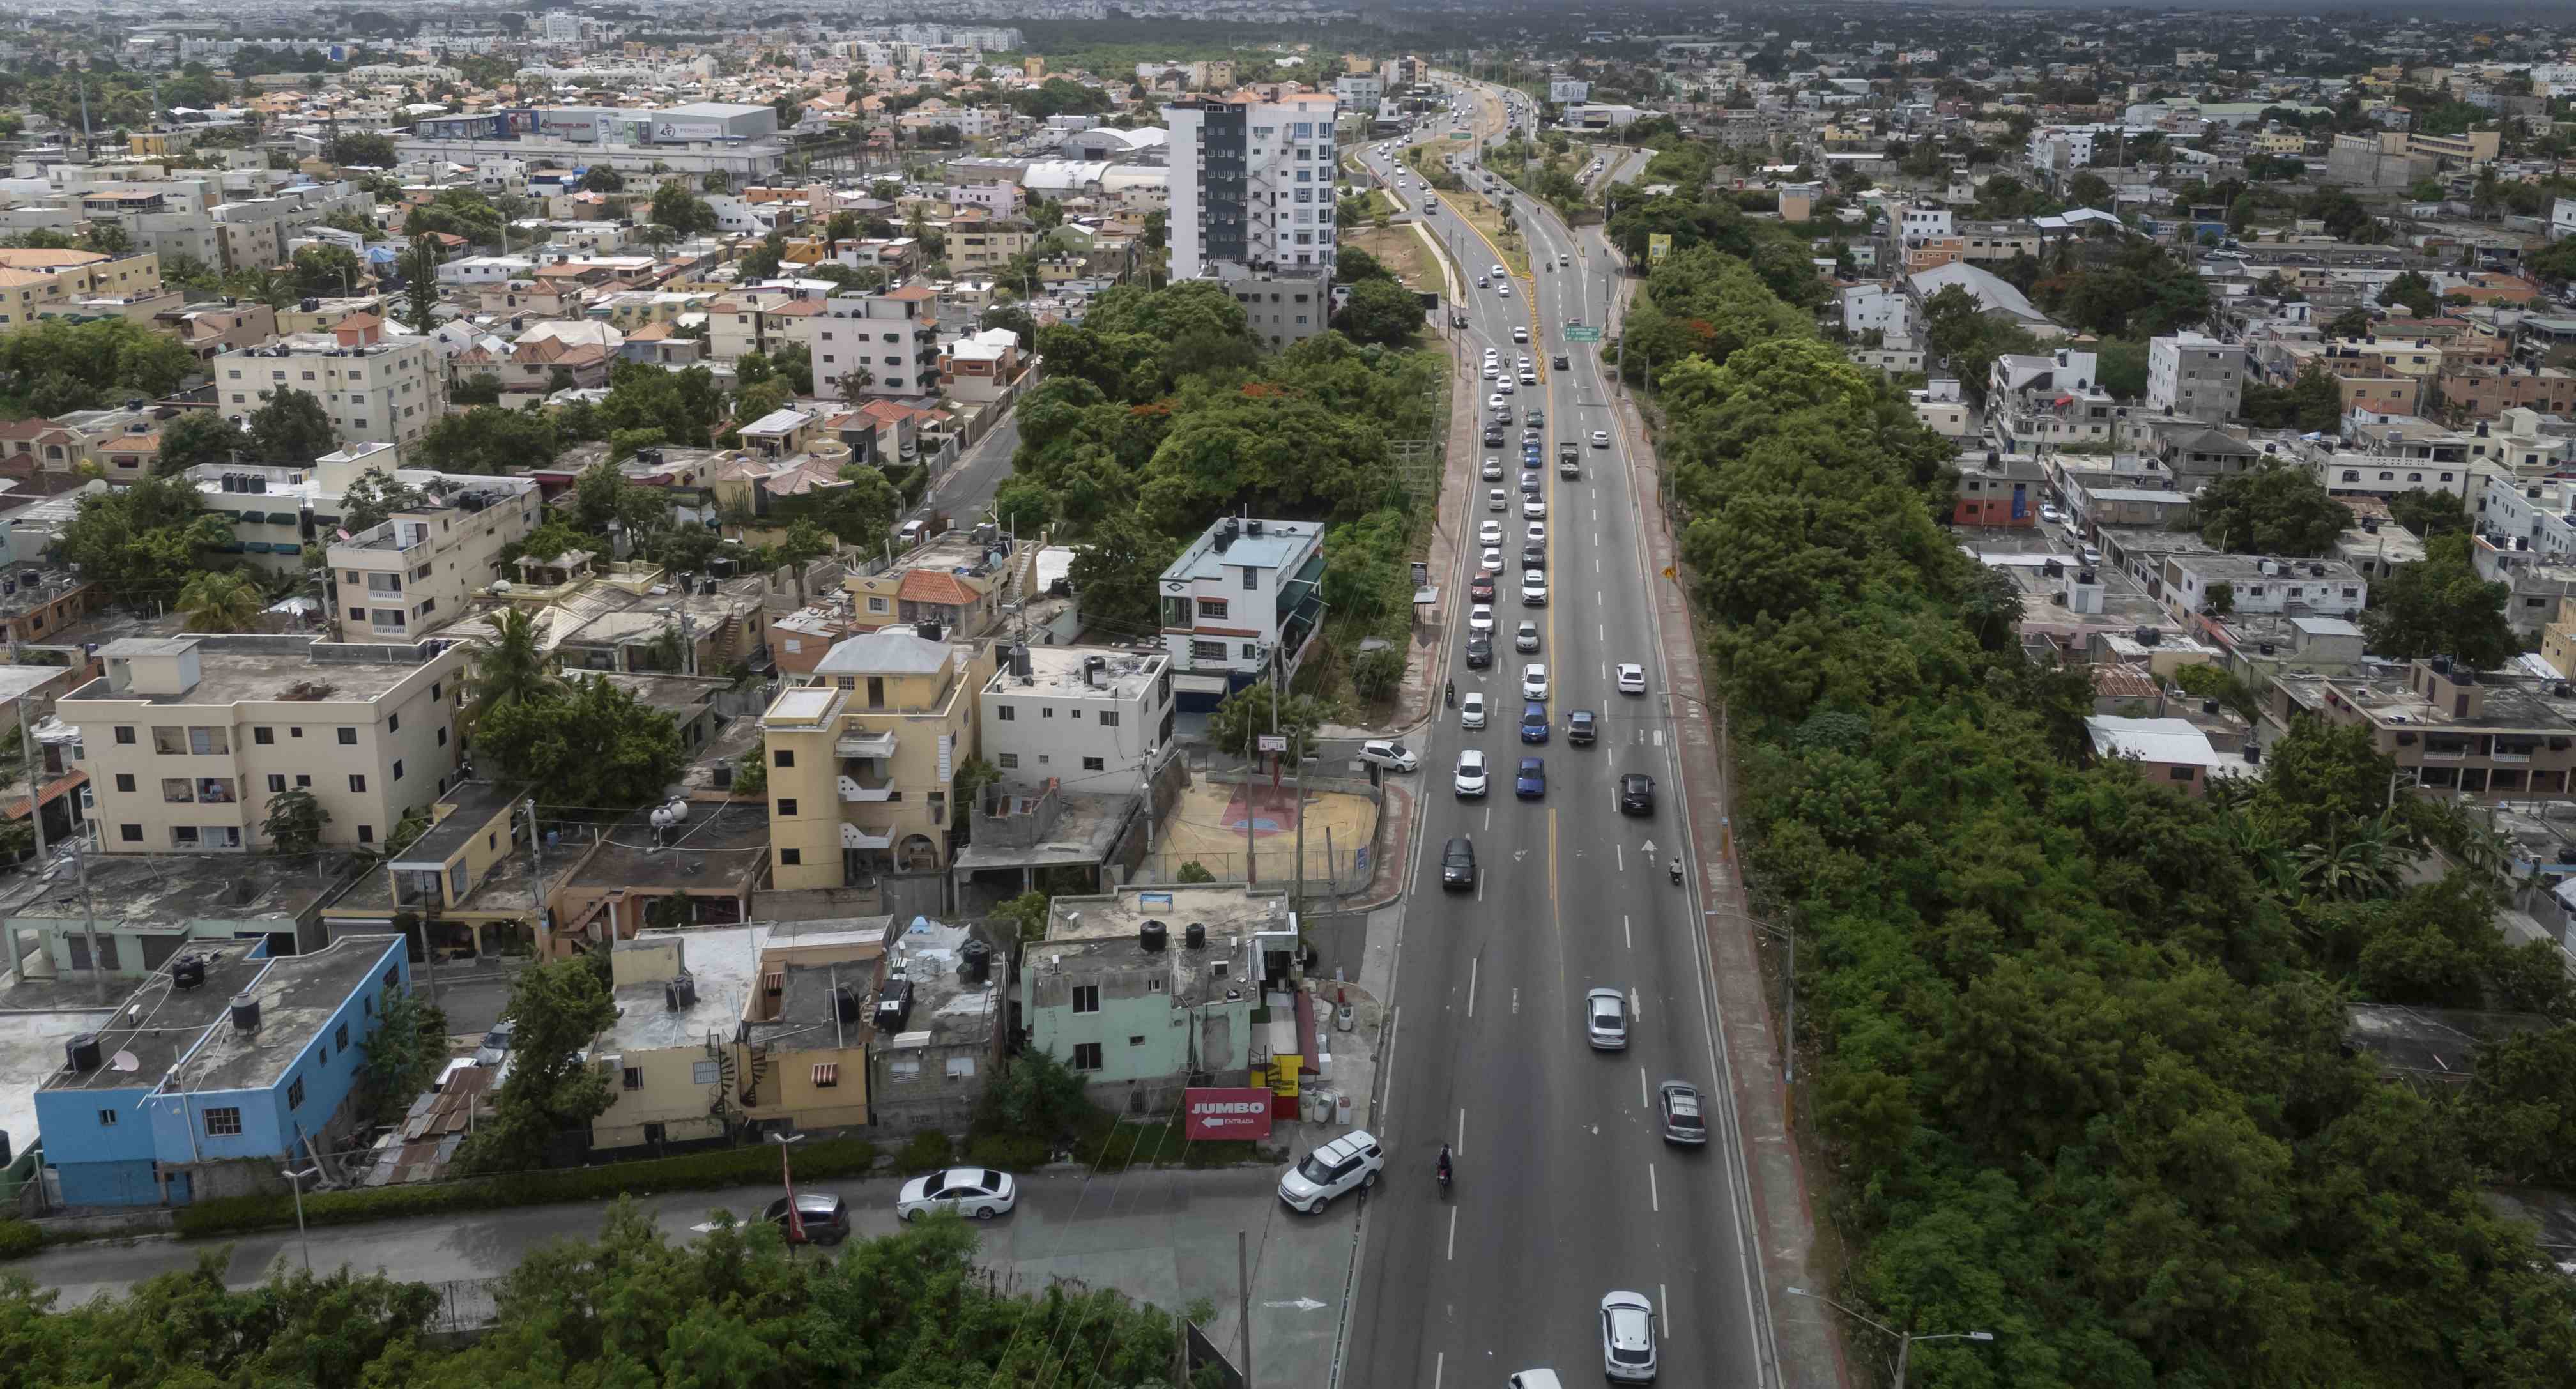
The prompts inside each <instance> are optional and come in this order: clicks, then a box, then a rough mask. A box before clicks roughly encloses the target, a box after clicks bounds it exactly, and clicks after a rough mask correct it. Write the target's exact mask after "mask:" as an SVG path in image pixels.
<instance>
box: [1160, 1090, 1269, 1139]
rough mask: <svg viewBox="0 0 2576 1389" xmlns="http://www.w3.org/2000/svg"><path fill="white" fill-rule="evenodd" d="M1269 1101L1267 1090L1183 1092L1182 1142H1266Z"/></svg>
mask: <svg viewBox="0 0 2576 1389" xmlns="http://www.w3.org/2000/svg"><path fill="white" fill-rule="evenodd" d="M1270 1101H1271V1096H1270V1092H1269V1091H1267V1090H1217V1089H1195V1088H1193V1089H1190V1090H1185V1091H1183V1092H1182V1093H1181V1134H1182V1136H1183V1137H1185V1138H1268V1137H1269V1136H1270Z"/></svg>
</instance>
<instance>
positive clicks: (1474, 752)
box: [1457, 748, 1486, 796]
mask: <svg viewBox="0 0 2576 1389" xmlns="http://www.w3.org/2000/svg"><path fill="white" fill-rule="evenodd" d="M1485 785H1486V776H1485V754H1484V752H1483V750H1482V749H1479V748H1468V749H1466V750H1464V751H1462V752H1460V753H1459V754H1458V780H1457V789H1458V794H1459V795H1461V796H1481V795H1483V794H1485Z"/></svg>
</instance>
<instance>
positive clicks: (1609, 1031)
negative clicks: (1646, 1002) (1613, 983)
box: [1583, 989, 1628, 1051]
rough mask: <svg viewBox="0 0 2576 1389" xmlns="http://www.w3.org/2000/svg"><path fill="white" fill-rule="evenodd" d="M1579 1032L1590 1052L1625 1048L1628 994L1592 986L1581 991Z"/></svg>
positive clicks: (1626, 1041)
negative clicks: (1580, 1026) (1581, 1015)
mask: <svg viewBox="0 0 2576 1389" xmlns="http://www.w3.org/2000/svg"><path fill="white" fill-rule="evenodd" d="M1583 1034H1584V1036H1585V1037H1586V1038H1588V1039H1589V1040H1590V1041H1591V1043H1592V1049H1593V1050H1594V1051H1626V1050H1627V1049H1628V996H1627V995H1626V994H1623V993H1621V992H1619V991H1618V990H1617V989H1594V990H1592V991H1591V992H1589V993H1587V994H1585V995H1584V996H1583Z"/></svg>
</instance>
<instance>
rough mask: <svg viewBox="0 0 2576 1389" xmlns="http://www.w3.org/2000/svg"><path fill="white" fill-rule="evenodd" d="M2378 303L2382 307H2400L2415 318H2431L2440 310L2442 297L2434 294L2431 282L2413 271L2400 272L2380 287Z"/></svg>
mask: <svg viewBox="0 0 2576 1389" xmlns="http://www.w3.org/2000/svg"><path fill="white" fill-rule="evenodd" d="M2379 303H2380V304H2381V305H2382V306H2383V307H2385V306H2391V305H2402V306H2403V307H2404V308H2405V310H2406V312H2408V313H2409V314H2412V315H2413V316H2415V317H2417V318H2431V317H2432V316H2433V315H2435V314H2437V313H2439V312H2441V310H2442V296H2441V295H2440V294H2439V293H2437V292H2435V290H2434V288H2433V282H2432V281H2430V280H2428V279H2425V278H2424V277H2423V275H2421V274H2419V273H2417V272H2416V271H2413V270H2406V271H2400V272H2399V273H2398V275H2397V278H2395V279H2393V280H2390V281H2389V282H2388V283H2387V284H2386V285H2385V286H2383V287H2381V289H2380V291H2379Z"/></svg>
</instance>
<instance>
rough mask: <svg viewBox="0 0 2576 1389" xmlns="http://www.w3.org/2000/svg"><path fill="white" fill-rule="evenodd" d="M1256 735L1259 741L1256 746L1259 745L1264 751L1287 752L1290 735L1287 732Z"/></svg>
mask: <svg viewBox="0 0 2576 1389" xmlns="http://www.w3.org/2000/svg"><path fill="white" fill-rule="evenodd" d="M1256 737H1257V741H1256V743H1255V746H1257V747H1259V748H1260V749H1261V750H1262V751H1263V752H1286V751H1287V750H1288V735H1287V734H1285V733H1263V734H1259V735H1256Z"/></svg>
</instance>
